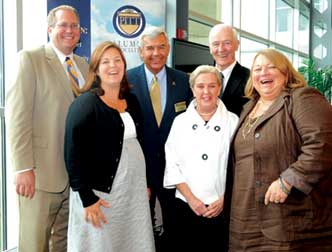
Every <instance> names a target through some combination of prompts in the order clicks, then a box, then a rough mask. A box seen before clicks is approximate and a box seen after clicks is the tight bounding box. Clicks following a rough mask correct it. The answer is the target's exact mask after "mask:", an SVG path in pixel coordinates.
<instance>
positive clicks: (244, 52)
mask: <svg viewBox="0 0 332 252" xmlns="http://www.w3.org/2000/svg"><path fill="white" fill-rule="evenodd" d="M267 47H268V46H267V45H266V44H263V43H259V42H257V41H254V40H251V39H248V38H245V37H241V38H240V51H241V52H240V59H239V61H240V63H241V65H243V66H245V67H248V68H251V65H252V61H253V59H254V57H255V55H256V53H257V52H258V51H259V50H262V49H265V48H267Z"/></svg>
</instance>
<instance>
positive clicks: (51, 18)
mask: <svg viewBox="0 0 332 252" xmlns="http://www.w3.org/2000/svg"><path fill="white" fill-rule="evenodd" d="M58 10H69V11H72V12H74V13H75V15H76V16H77V19H78V22H80V16H79V14H78V11H77V10H76V9H75V8H74V7H72V6H70V5H60V6H58V7H55V8H54V9H52V10H50V12H49V13H48V15H47V25H48V27H53V26H54V25H55V24H56V22H57V20H56V16H55V13H56V12H57V11H58Z"/></svg>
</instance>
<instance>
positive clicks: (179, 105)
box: [174, 101, 187, 113]
mask: <svg viewBox="0 0 332 252" xmlns="http://www.w3.org/2000/svg"><path fill="white" fill-rule="evenodd" d="M174 109H175V112H176V113H178V112H182V111H185V110H186V109H187V106H186V102H185V101H182V102H178V103H175V104H174Z"/></svg>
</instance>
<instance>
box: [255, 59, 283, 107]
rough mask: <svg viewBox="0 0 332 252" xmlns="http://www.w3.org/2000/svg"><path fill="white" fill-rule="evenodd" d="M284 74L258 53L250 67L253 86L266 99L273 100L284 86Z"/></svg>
mask: <svg viewBox="0 0 332 252" xmlns="http://www.w3.org/2000/svg"><path fill="white" fill-rule="evenodd" d="M286 79H287V78H286V76H285V75H284V74H283V73H282V72H281V71H280V70H279V69H278V68H277V67H276V66H275V65H274V64H273V63H272V62H271V61H270V60H269V59H268V58H267V57H265V56H264V55H261V54H260V55H258V56H257V57H256V59H255V61H254V64H253V67H252V80H253V86H254V88H255V89H256V91H257V92H258V93H259V95H260V97H261V98H262V99H263V100H266V101H273V100H275V99H276V98H277V97H278V96H279V95H280V93H281V92H282V90H283V89H284V88H285V87H286Z"/></svg>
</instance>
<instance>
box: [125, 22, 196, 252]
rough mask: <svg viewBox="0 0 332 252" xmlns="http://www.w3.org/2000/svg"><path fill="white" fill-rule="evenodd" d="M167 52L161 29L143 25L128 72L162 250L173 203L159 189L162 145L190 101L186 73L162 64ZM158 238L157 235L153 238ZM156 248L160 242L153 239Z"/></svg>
mask: <svg viewBox="0 0 332 252" xmlns="http://www.w3.org/2000/svg"><path fill="white" fill-rule="evenodd" d="M169 51H170V45H169V42H168V38H167V34H166V33H165V31H164V30H163V29H161V28H156V27H150V28H147V29H146V30H145V31H144V32H143V34H142V35H141V41H140V47H139V53H140V57H141V58H142V60H143V61H144V63H143V64H142V65H140V66H138V67H136V68H133V69H131V70H129V71H128V80H129V83H130V84H132V85H133V88H132V92H133V93H134V94H136V96H137V98H138V100H139V103H140V106H141V110H142V114H143V128H144V139H143V141H144V143H143V150H144V153H145V158H146V160H145V161H146V166H147V180H148V188H149V190H150V193H151V196H150V207H151V213H152V218H153V219H154V208H155V202H156V197H157V198H158V200H159V202H160V206H161V212H162V218H163V220H162V221H163V231H164V232H163V239H162V240H163V241H165V243H164V242H163V243H162V249H163V250H165V251H171V250H167V246H169V245H171V243H170V242H169V239H170V235H171V233H172V232H171V229H172V222H173V220H174V217H173V216H174V214H173V209H174V207H173V204H174V199H175V191H174V190H170V189H164V188H163V178H164V170H165V151H164V145H165V142H166V140H167V137H168V134H169V131H170V128H171V126H172V123H173V120H174V118H175V116H176V115H178V114H180V113H182V112H184V111H185V110H186V108H187V105H188V104H189V102H190V99H191V97H192V93H191V90H190V87H189V82H188V75H187V74H186V73H183V72H180V71H178V70H175V69H172V68H169V67H167V66H166V61H167V57H168V54H169ZM155 78H156V79H157V81H158V84H159V88H160V101H159V106H161V121H160V122H159V119H158V117H159V116H155V113H156V112H155V109H154V105H153V102H152V100H151V97H150V95H151V94H150V92H151V87H152V86H153V85H154V79H155ZM156 238H157V239H156V240H158V237H156ZM156 245H157V251H158V250H159V248H158V247H159V246H160V244H158V242H157V244H156Z"/></svg>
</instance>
